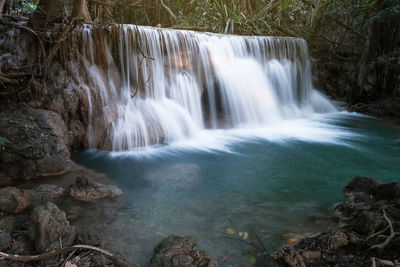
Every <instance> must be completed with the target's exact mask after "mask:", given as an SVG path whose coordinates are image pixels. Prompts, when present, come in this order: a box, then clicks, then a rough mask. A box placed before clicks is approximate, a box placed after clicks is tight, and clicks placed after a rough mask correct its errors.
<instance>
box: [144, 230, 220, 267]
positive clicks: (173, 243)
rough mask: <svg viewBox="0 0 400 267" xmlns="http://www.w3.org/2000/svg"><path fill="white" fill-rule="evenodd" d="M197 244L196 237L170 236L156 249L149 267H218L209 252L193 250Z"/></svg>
mask: <svg viewBox="0 0 400 267" xmlns="http://www.w3.org/2000/svg"><path fill="white" fill-rule="evenodd" d="M196 243H197V242H196V238H195V237H194V236H186V237H179V236H176V235H170V236H168V237H167V238H165V239H163V240H162V241H161V243H160V244H159V245H158V246H157V247H156V248H155V249H154V256H153V257H152V259H151V261H150V264H149V267H156V266H157V267H159V266H160V267H161V266H162V267H178V266H204V267H211V266H218V263H217V262H216V261H214V260H212V259H211V258H210V257H209V256H208V254H207V252H205V251H198V250H194V249H193V248H194V247H195V246H196Z"/></svg>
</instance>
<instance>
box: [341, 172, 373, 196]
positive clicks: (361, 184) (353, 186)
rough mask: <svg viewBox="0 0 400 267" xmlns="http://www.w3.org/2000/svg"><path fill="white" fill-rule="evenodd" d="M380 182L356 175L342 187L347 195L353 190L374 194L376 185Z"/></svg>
mask: <svg viewBox="0 0 400 267" xmlns="http://www.w3.org/2000/svg"><path fill="white" fill-rule="evenodd" d="M380 184H381V182H379V181H378V180H377V179H374V178H369V177H360V176H357V177H355V178H354V179H353V180H351V182H350V183H348V184H347V185H346V187H345V188H343V193H344V194H345V195H346V196H347V195H348V194H350V193H353V192H364V193H367V194H369V195H375V194H376V191H377V188H378V186H379V185H380Z"/></svg>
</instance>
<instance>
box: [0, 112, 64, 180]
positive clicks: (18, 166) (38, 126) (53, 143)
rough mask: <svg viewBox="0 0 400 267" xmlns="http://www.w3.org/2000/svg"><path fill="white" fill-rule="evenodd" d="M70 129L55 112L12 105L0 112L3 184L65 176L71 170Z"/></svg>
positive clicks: (0, 161) (0, 169)
mask: <svg viewBox="0 0 400 267" xmlns="http://www.w3.org/2000/svg"><path fill="white" fill-rule="evenodd" d="M66 133H67V128H66V125H65V123H64V121H63V119H62V118H61V117H60V115H58V114H57V113H55V112H52V111H48V110H43V109H33V108H31V107H28V106H25V105H10V106H8V107H7V109H5V110H3V111H0V137H1V138H2V142H0V181H1V180H3V181H4V180H7V178H8V179H16V178H19V179H25V180H28V179H31V178H36V177H40V176H49V175H57V174H62V173H65V172H66V171H68V170H69V169H70V167H71V163H70V162H69V156H70V153H69V150H68V142H69V140H67V137H66V136H67V134H66Z"/></svg>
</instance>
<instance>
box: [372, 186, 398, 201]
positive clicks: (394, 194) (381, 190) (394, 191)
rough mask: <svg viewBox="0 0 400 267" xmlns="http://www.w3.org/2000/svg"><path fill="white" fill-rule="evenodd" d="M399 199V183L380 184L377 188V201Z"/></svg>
mask: <svg viewBox="0 0 400 267" xmlns="http://www.w3.org/2000/svg"><path fill="white" fill-rule="evenodd" d="M398 197H400V183H388V184H381V185H379V186H378V188H377V193H376V198H377V199H379V200H380V199H394V198H398Z"/></svg>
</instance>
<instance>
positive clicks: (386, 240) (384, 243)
mask: <svg viewBox="0 0 400 267" xmlns="http://www.w3.org/2000/svg"><path fill="white" fill-rule="evenodd" d="M382 212H383V217H384V218H385V220H386V221H387V222H388V224H389V225H388V227H389V229H390V235H389V236H387V237H386V239H385V241H384V242H383V243H382V244H377V245H373V246H372V247H371V248H370V249H384V248H385V247H386V246H387V245H388V244H389V243H390V242H391V241H392V240H393V238H394V237H395V236H396V235H399V234H400V233H397V232H395V231H394V228H393V224H392V222H391V221H390V219H389V217H388V216H387V214H386V211H385V210H382ZM388 227H386V228H385V229H383V230H381V231H379V232H376V233H374V234H372V235H370V236H369V237H368V238H370V237H373V236H377V235H380V234H382V233H384V232H385V231H386V230H387V228H388Z"/></svg>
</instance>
